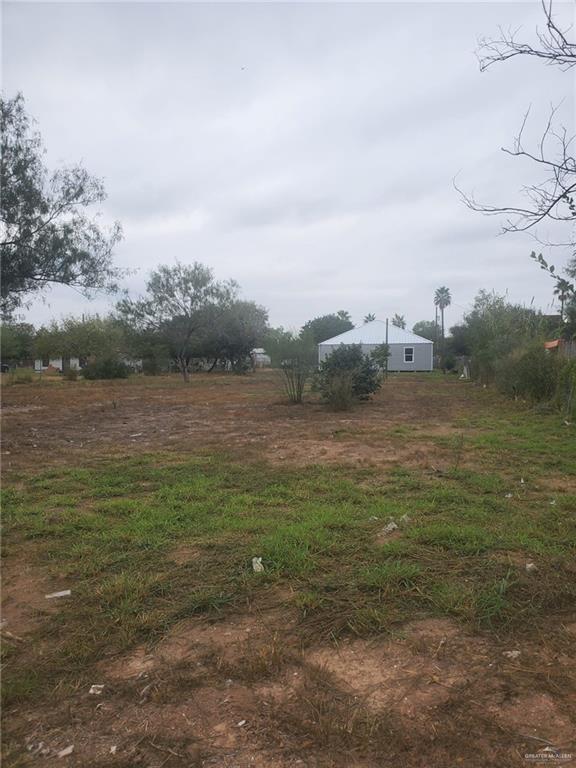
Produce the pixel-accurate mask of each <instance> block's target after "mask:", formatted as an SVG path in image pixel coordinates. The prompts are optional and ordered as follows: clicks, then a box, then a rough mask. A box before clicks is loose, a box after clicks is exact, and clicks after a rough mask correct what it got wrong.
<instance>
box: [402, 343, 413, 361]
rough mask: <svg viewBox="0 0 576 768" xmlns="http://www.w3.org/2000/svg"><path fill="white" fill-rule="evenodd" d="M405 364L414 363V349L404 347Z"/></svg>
mask: <svg viewBox="0 0 576 768" xmlns="http://www.w3.org/2000/svg"><path fill="white" fill-rule="evenodd" d="M404 362H405V363H413V362H414V347H404Z"/></svg>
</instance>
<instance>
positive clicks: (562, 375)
mask: <svg viewBox="0 0 576 768" xmlns="http://www.w3.org/2000/svg"><path fill="white" fill-rule="evenodd" d="M554 404H555V405H556V406H557V407H558V408H559V409H560V410H561V411H562V413H563V414H564V416H566V417H567V418H572V417H573V416H575V415H576V359H572V360H564V361H563V362H562V363H561V364H560V365H559V371H558V382H557V385H556V393H555V396H554Z"/></svg>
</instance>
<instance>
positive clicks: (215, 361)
mask: <svg viewBox="0 0 576 768" xmlns="http://www.w3.org/2000/svg"><path fill="white" fill-rule="evenodd" d="M217 362H218V358H217V357H215V358H214V362H213V363H212V365H211V366H210V368H208V373H212V371H213V370H214V368H215V367H216V363H217Z"/></svg>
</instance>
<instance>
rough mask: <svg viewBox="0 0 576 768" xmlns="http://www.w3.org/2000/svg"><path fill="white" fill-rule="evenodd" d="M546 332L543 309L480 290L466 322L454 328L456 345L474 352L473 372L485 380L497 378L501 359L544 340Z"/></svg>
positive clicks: (475, 375) (482, 380)
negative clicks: (523, 304)
mask: <svg viewBox="0 0 576 768" xmlns="http://www.w3.org/2000/svg"><path fill="white" fill-rule="evenodd" d="M546 332H547V320H546V319H545V318H544V317H543V315H542V314H541V313H538V312H535V311H534V310H533V309H528V308H527V307H523V306H521V305H519V304H510V303H508V302H507V301H506V298H505V297H504V296H498V295H496V294H494V293H489V292H488V291H480V293H479V294H478V295H477V296H476V299H475V300H474V306H473V308H472V311H471V312H469V313H468V314H467V315H466V316H465V317H464V321H463V323H461V324H460V325H459V326H455V327H454V328H452V329H451V333H452V338H453V340H454V342H455V346H456V343H457V344H458V345H459V347H460V349H461V350H464V353H468V354H469V355H470V356H471V369H472V375H473V376H474V377H475V378H477V379H479V380H480V381H481V382H484V383H488V382H491V381H492V380H493V379H494V376H495V371H496V368H497V366H498V363H499V361H500V360H503V359H504V358H505V357H507V356H508V355H509V354H511V353H512V352H514V351H516V350H519V349H521V348H523V347H525V346H526V345H527V344H529V343H530V342H532V341H534V340H537V339H541V340H544V338H545V336H546Z"/></svg>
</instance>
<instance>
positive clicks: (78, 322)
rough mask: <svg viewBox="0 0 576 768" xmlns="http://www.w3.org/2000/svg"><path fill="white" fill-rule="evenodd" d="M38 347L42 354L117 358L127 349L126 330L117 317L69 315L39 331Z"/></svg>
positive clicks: (36, 346)
mask: <svg viewBox="0 0 576 768" xmlns="http://www.w3.org/2000/svg"><path fill="white" fill-rule="evenodd" d="M34 349H35V352H36V354H38V355H39V356H40V357H49V356H59V355H62V356H63V357H78V358H80V360H82V361H83V362H86V361H87V360H89V359H90V358H96V359H103V358H107V359H117V358H118V357H119V356H120V355H121V354H122V353H125V352H127V342H126V338H125V334H124V329H123V328H122V326H121V324H120V323H119V322H118V321H117V320H116V319H115V318H113V317H99V316H98V315H94V316H89V317H84V316H83V317H82V318H76V317H65V318H64V319H63V320H62V321H61V322H60V323H58V322H56V321H54V322H52V323H51V324H50V325H49V326H47V327H42V328H40V329H39V330H38V332H37V334H36V338H35V341H34Z"/></svg>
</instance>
